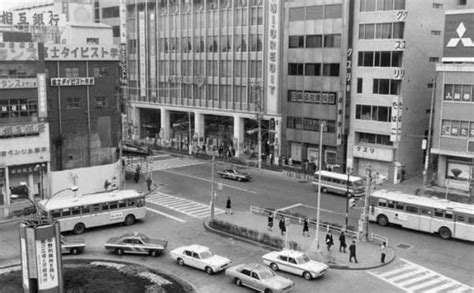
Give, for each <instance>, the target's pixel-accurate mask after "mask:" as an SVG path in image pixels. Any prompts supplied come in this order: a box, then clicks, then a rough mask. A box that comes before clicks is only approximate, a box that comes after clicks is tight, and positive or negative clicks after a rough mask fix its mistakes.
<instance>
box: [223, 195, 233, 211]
mask: <svg viewBox="0 0 474 293" xmlns="http://www.w3.org/2000/svg"><path fill="white" fill-rule="evenodd" d="M225 213H226V214H231V215H232V214H233V212H232V202H231V201H230V197H229V196H228V197H227V202H226V204H225Z"/></svg>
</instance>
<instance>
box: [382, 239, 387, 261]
mask: <svg viewBox="0 0 474 293" xmlns="http://www.w3.org/2000/svg"><path fill="white" fill-rule="evenodd" d="M385 250H387V242H385V241H384V242H383V243H382V245H381V246H380V253H381V255H380V262H381V263H383V264H385Z"/></svg>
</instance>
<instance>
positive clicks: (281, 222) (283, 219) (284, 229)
mask: <svg viewBox="0 0 474 293" xmlns="http://www.w3.org/2000/svg"><path fill="white" fill-rule="evenodd" d="M278 226H280V230H281V236H283V235H285V233H286V227H285V218H284V217H281V219H280V223H279V224H278Z"/></svg>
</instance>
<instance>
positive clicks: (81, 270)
mask: <svg viewBox="0 0 474 293" xmlns="http://www.w3.org/2000/svg"><path fill="white" fill-rule="evenodd" d="M0 288H1V290H0V291H1V292H23V285H22V272H21V268H20V265H17V266H11V267H8V268H0ZM104 290H106V291H107V292H116V293H125V292H127V293H129V292H130V293H141V292H160V293H161V292H163V293H164V292H170V293H171V292H197V291H196V290H195V289H194V288H193V287H192V286H191V285H190V284H188V283H186V282H185V281H183V280H180V279H178V278H177V277H175V276H171V275H168V274H165V273H163V272H160V271H158V270H156V269H151V268H148V267H145V266H142V265H138V264H133V263H127V262H121V261H110V260H104V261H102V260H88V259H74V260H65V261H64V291H65V292H91V293H94V292H105V291H104Z"/></svg>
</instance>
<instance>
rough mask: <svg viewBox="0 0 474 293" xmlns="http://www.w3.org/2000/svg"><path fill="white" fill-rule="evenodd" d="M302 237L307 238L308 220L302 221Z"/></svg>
mask: <svg viewBox="0 0 474 293" xmlns="http://www.w3.org/2000/svg"><path fill="white" fill-rule="evenodd" d="M303 236H308V237H309V223H308V218H305V219H304V222H303Z"/></svg>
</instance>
